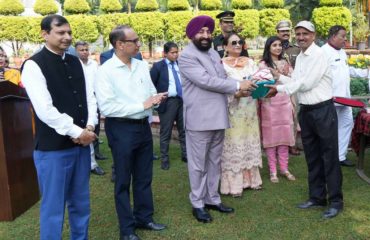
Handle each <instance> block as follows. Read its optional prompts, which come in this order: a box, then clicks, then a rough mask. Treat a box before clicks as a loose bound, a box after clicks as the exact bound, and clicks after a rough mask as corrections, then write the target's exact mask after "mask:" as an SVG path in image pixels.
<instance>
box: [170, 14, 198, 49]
mask: <svg viewBox="0 0 370 240" xmlns="http://www.w3.org/2000/svg"><path fill="white" fill-rule="evenodd" d="M192 17H193V14H192V12H191V11H176V12H166V13H165V16H164V22H165V29H166V30H165V38H166V40H168V41H174V42H176V43H178V44H180V45H182V44H183V42H184V39H185V38H186V37H185V32H186V25H188V23H189V21H190V20H191V19H192Z"/></svg>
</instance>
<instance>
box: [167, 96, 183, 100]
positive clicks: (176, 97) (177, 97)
mask: <svg viewBox="0 0 370 240" xmlns="http://www.w3.org/2000/svg"><path fill="white" fill-rule="evenodd" d="M167 99H180V100H181V99H182V98H181V97H179V96H174V97H168V98H167Z"/></svg>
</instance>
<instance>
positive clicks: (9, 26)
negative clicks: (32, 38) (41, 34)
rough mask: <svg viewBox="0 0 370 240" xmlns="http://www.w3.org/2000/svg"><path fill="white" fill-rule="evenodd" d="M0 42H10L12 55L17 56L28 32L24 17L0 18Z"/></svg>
mask: <svg viewBox="0 0 370 240" xmlns="http://www.w3.org/2000/svg"><path fill="white" fill-rule="evenodd" d="M0 29H1V31H0V40H4V41H11V45H12V49H13V53H14V55H16V56H19V52H20V50H21V49H22V47H23V42H25V41H27V33H28V30H29V26H28V22H27V18H26V17H20V16H0Z"/></svg>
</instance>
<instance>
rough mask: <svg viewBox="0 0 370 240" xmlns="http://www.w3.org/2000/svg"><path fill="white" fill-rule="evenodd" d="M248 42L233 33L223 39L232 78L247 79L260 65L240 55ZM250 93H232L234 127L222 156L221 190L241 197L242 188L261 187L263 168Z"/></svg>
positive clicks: (226, 67) (228, 134) (231, 118)
mask: <svg viewBox="0 0 370 240" xmlns="http://www.w3.org/2000/svg"><path fill="white" fill-rule="evenodd" d="M244 45H245V42H244V40H243V38H241V37H240V36H239V35H238V34H236V33H232V34H231V35H230V36H229V37H226V38H225V40H224V42H223V47H224V49H225V55H226V56H225V57H224V58H223V65H224V68H225V70H226V73H227V74H228V76H229V77H232V78H235V79H239V80H240V81H242V80H243V79H248V78H249V77H250V76H251V75H252V74H253V73H254V72H256V70H257V69H258V67H257V66H256V64H255V63H254V61H253V60H252V59H249V58H248V57H244V56H240V55H241V52H242V50H243V47H244ZM248 95H250V93H241V92H239V93H237V94H235V95H232V96H229V98H228V100H229V119H230V124H231V128H230V129H227V130H226V131H225V141H224V149H223V153H222V157H221V170H222V171H221V193H222V194H230V195H232V196H234V197H240V196H241V195H242V192H243V189H245V188H251V189H261V185H262V179H261V176H260V172H259V168H260V167H262V156H261V143H260V130H259V123H258V116H257V103H256V100H254V99H252V97H250V96H248Z"/></svg>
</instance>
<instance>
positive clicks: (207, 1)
mask: <svg viewBox="0 0 370 240" xmlns="http://www.w3.org/2000/svg"><path fill="white" fill-rule="evenodd" d="M221 7H222V2H221V0H202V1H201V3H200V9H202V10H218V9H221Z"/></svg>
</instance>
